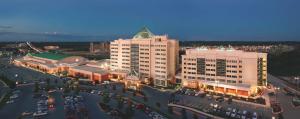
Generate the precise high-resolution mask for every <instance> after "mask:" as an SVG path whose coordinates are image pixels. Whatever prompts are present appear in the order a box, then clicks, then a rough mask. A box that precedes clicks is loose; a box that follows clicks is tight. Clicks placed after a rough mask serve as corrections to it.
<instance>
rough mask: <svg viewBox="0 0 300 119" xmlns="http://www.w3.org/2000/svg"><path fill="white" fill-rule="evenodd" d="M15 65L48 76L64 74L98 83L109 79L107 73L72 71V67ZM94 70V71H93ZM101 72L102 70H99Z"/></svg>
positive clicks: (33, 64)
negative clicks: (47, 74)
mask: <svg viewBox="0 0 300 119" xmlns="http://www.w3.org/2000/svg"><path fill="white" fill-rule="evenodd" d="M14 64H15V65H17V66H22V67H26V68H31V69H34V70H38V71H41V72H44V73H49V74H55V75H59V74H62V72H65V76H69V77H74V78H84V79H89V80H91V81H98V82H103V81H105V80H108V79H109V73H108V72H104V71H103V72H101V73H100V72H99V71H98V70H97V71H88V70H78V69H74V68H72V67H65V66H60V67H54V66H51V67H49V66H50V65H51V64H47V65H48V66H47V65H44V64H42V63H35V62H18V61H16V62H14ZM94 70H95V69H94ZM99 70H102V69H99Z"/></svg>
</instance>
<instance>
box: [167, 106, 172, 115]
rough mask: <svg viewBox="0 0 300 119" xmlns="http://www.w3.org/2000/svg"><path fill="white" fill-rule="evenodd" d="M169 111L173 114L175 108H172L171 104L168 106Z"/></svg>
mask: <svg viewBox="0 0 300 119" xmlns="http://www.w3.org/2000/svg"><path fill="white" fill-rule="evenodd" d="M168 112H169V113H170V114H173V108H172V107H171V106H169V107H168Z"/></svg>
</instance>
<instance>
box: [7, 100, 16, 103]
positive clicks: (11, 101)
mask: <svg viewBox="0 0 300 119" xmlns="http://www.w3.org/2000/svg"><path fill="white" fill-rule="evenodd" d="M11 103H14V100H9V101H6V104H11Z"/></svg>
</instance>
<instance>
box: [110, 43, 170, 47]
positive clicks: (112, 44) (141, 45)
mask: <svg viewBox="0 0 300 119" xmlns="http://www.w3.org/2000/svg"><path fill="white" fill-rule="evenodd" d="M110 45H111V46H119V44H114V43H111V44H110ZM137 45H139V44H137ZM122 46H131V44H122ZM139 46H140V47H149V46H151V47H167V45H144V44H140V45H139Z"/></svg>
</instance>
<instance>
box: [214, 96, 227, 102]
mask: <svg viewBox="0 0 300 119" xmlns="http://www.w3.org/2000/svg"><path fill="white" fill-rule="evenodd" d="M224 100H225V99H224V97H217V98H216V100H215V101H216V102H223V101H224Z"/></svg>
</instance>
